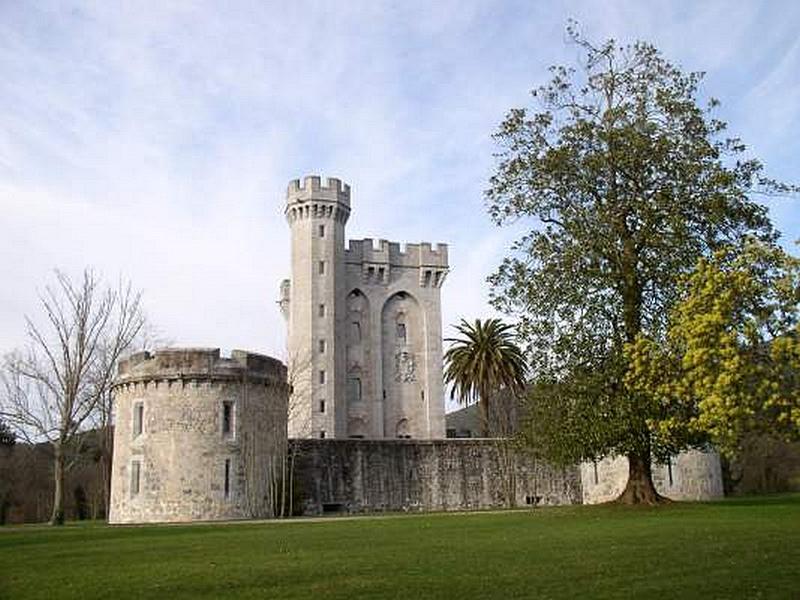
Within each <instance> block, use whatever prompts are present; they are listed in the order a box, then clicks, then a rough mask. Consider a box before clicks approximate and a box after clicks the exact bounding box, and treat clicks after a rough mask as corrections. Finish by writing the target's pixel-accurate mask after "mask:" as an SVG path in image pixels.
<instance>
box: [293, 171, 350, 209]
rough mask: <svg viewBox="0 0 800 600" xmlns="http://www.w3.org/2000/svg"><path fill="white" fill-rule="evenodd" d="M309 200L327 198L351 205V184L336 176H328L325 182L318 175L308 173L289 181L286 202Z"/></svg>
mask: <svg viewBox="0 0 800 600" xmlns="http://www.w3.org/2000/svg"><path fill="white" fill-rule="evenodd" d="M309 200H327V201H329V202H339V203H341V204H344V205H345V206H347V207H348V208H349V207H350V186H349V185H347V184H346V183H344V182H342V181H341V180H340V179H337V178H336V177H327V178H326V179H325V184H324V185H323V183H322V178H321V177H319V176H318V175H308V176H306V177H304V178H303V180H302V183H301V181H300V180H299V179H293V180H292V181H290V182H289V187H288V188H287V190H286V203H287V204H292V203H294V202H307V201H309Z"/></svg>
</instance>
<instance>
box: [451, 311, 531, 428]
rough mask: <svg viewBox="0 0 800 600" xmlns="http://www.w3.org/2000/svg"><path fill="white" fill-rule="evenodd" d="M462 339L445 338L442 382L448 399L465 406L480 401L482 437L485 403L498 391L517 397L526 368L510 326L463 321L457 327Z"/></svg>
mask: <svg viewBox="0 0 800 600" xmlns="http://www.w3.org/2000/svg"><path fill="white" fill-rule="evenodd" d="M456 329H457V330H458V332H459V333H460V334H461V336H462V337H459V338H448V339H446V340H445V341H446V342H451V346H450V348H449V349H448V350H447V352H445V355H444V362H445V371H444V381H445V383H446V384H450V385H451V386H452V387H451V389H450V397H451V398H458V399H459V400H460V401H461V402H463V403H464V404H471V403H472V402H476V401H480V403H481V414H482V421H483V429H484V433H486V428H487V424H488V414H489V407H488V403H489V401H490V397H491V396H492V394H494V393H496V392H498V391H499V390H500V389H503V388H505V389H507V390H509V391H510V392H511V393H512V395H516V394H518V393H520V392H521V391H522V390H523V389H524V387H525V382H526V375H527V364H526V362H525V357H524V355H523V353H522V351H521V350H520V349H519V347H518V346H517V345H516V343H515V342H514V333H513V328H512V326H511V325H509V324H507V323H503V322H502V321H500V320H499V319H487V320H486V321H481V320H480V319H476V320H475V323H474V324H470V323H469V322H468V321H466V320H465V319H462V320H461V323H460V324H459V325H457V326H456Z"/></svg>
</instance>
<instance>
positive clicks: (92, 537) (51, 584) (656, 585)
mask: <svg viewBox="0 0 800 600" xmlns="http://www.w3.org/2000/svg"><path fill="white" fill-rule="evenodd" d="M156 597H164V598H223V597H229V598H303V599H304V600H311V599H313V600H316V599H321V598H414V599H416V600H427V599H429V598H537V599H540V598H800V495H789V496H775V497H764V498H744V499H735V500H726V501H723V502H717V503H709V504H675V505H671V506H668V507H665V508H658V509H644V508H635V509H631V508H623V507H615V506H595V507H591V506H589V507H562V508H540V509H535V510H531V511H516V512H507V513H473V514H459V515H446V514H436V515H425V516H398V517H387V518H358V519H346V520H345V519H330V520H323V521H317V522H302V521H295V522H288V523H242V524H228V525H189V526H166V527H165V526H161V527H106V526H103V525H89V526H81V525H74V526H67V527H65V528H62V529H60V530H53V529H50V528H46V527H23V528H17V529H13V530H11V529H9V530H3V529H0V598H14V599H17V598H48V599H50V598H82V599H87V598H156Z"/></svg>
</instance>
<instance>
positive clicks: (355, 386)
mask: <svg viewBox="0 0 800 600" xmlns="http://www.w3.org/2000/svg"><path fill="white" fill-rule="evenodd" d="M350 399H351V400H352V401H353V402H361V379H359V378H358V377H354V378H353V379H351V380H350Z"/></svg>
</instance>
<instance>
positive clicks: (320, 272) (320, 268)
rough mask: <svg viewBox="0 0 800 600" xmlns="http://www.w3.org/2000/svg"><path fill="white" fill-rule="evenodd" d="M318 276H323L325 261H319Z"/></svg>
mask: <svg viewBox="0 0 800 600" xmlns="http://www.w3.org/2000/svg"><path fill="white" fill-rule="evenodd" d="M319 274H320V275H325V261H324V260H321V261H319Z"/></svg>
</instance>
